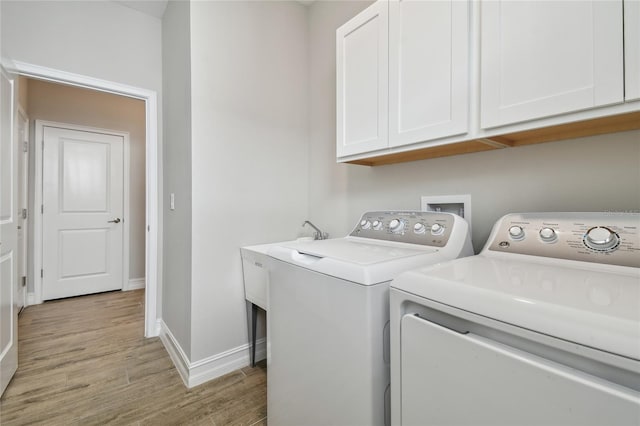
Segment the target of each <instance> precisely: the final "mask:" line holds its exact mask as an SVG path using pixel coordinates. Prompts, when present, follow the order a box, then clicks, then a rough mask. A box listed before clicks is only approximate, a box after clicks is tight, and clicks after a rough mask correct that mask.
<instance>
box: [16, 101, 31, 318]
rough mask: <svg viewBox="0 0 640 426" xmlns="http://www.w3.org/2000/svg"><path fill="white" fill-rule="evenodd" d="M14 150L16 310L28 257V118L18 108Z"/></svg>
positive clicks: (23, 288)
mask: <svg viewBox="0 0 640 426" xmlns="http://www.w3.org/2000/svg"><path fill="white" fill-rule="evenodd" d="M16 120H17V122H16V128H17V133H18V135H17V138H16V151H17V153H18V187H17V190H18V209H17V211H16V214H17V215H18V216H17V220H18V259H17V261H18V280H17V291H16V304H17V308H18V310H20V309H22V307H23V306H24V305H25V304H26V303H25V301H26V293H27V259H28V255H29V253H28V244H27V241H28V239H27V238H28V234H27V232H28V229H29V226H28V220H29V218H28V216H27V206H28V197H29V149H28V148H29V119H28V118H27V116H26V115H25V113H24V112H23V111H22V110H20V109H18V111H17V114H16Z"/></svg>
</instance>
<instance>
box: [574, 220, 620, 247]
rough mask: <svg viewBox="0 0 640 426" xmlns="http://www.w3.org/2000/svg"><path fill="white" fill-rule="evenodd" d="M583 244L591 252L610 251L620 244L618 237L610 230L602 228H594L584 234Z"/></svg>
mask: <svg viewBox="0 0 640 426" xmlns="http://www.w3.org/2000/svg"><path fill="white" fill-rule="evenodd" d="M583 241H584V244H585V245H586V246H587V247H589V248H590V249H593V250H598V251H611V250H615V249H616V248H617V247H618V244H620V237H618V234H616V233H615V232H613V231H612V230H611V229H609V228H606V227H604V226H595V227H593V228H591V229H589V230H588V231H587V233H586V234H584V238H583Z"/></svg>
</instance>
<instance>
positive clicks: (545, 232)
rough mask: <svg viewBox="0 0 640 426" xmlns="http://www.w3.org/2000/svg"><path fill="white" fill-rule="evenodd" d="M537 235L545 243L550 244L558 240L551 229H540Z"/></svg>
mask: <svg viewBox="0 0 640 426" xmlns="http://www.w3.org/2000/svg"><path fill="white" fill-rule="evenodd" d="M539 234H540V239H541V240H542V241H544V242H545V243H552V242H554V241H556V240H557V239H558V234H556V231H555V230H554V229H553V228H542V229H541V230H540V232H539Z"/></svg>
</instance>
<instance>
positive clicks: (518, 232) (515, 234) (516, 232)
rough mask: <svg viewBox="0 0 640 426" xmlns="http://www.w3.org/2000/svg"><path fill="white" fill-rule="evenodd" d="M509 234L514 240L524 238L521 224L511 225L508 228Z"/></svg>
mask: <svg viewBox="0 0 640 426" xmlns="http://www.w3.org/2000/svg"><path fill="white" fill-rule="evenodd" d="M509 236H510V237H511V238H512V239H514V240H522V239H523V238H524V229H522V227H521V226H517V225H515V226H512V227H511V228H509Z"/></svg>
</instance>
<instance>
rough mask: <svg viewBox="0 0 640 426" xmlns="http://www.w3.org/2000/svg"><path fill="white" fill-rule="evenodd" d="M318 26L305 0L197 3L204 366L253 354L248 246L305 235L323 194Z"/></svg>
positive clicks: (199, 345)
mask: <svg viewBox="0 0 640 426" xmlns="http://www.w3.org/2000/svg"><path fill="white" fill-rule="evenodd" d="M307 28H308V26H307V10H306V7H305V6H304V5H302V4H300V3H298V2H293V1H289V2H255V1H236V2H216V1H209V2H192V3H191V87H192V89H191V96H192V100H191V102H192V103H191V111H192V123H193V126H192V145H191V157H192V176H193V179H192V195H193V201H192V236H193V243H192V295H191V297H192V319H191V321H192V356H191V359H192V361H201V362H200V363H199V364H200V365H207V363H209V362H210V365H212V366H214V367H215V366H224V368H228V367H229V366H234V365H235V366H239V364H237V362H238V361H239V360H242V358H238V357H239V356H240V357H241V356H245V355H246V354H248V351H247V349H246V344H247V321H246V309H245V302H244V287H243V281H242V266H241V259H240V251H239V248H240V247H242V246H245V245H252V244H259V243H268V242H276V241H283V240H288V239H293V238H295V237H296V236H297V233H298V231H299V230H300V225H301V224H302V222H303V221H304V220H305V219H306V212H307V200H308V199H309V198H310V197H314V196H315V195H314V194H308V193H307V189H308V185H307V176H308V172H307V169H308V161H309V160H308V156H307V131H308V120H307V117H308V112H307V111H308V110H307V105H308V85H307V82H308V62H307V55H308V45H307ZM245 362H246V358H245ZM234 363H235V364H234Z"/></svg>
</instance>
